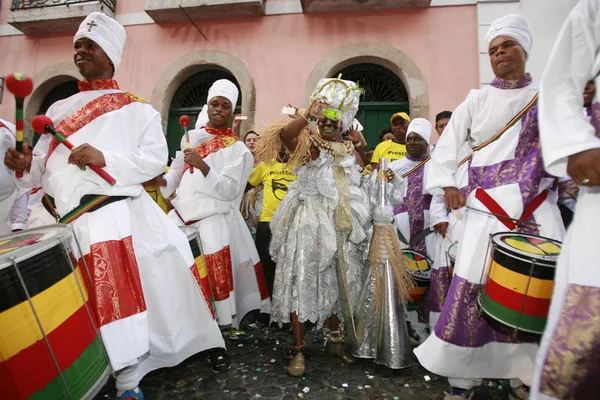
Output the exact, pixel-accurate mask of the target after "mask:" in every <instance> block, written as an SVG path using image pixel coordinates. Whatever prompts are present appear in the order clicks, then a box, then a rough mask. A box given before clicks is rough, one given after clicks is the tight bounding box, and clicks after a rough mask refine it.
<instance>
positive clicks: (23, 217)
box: [10, 189, 31, 231]
mask: <svg viewBox="0 0 600 400" xmlns="http://www.w3.org/2000/svg"><path fill="white" fill-rule="evenodd" d="M30 193H31V190H29V189H20V190H19V192H18V193H17V198H16V199H15V202H14V203H13V205H12V208H11V210H10V223H11V230H13V231H14V230H16V229H25V227H26V226H27V220H28V219H29V212H30V210H29V207H28V204H29V194H30Z"/></svg>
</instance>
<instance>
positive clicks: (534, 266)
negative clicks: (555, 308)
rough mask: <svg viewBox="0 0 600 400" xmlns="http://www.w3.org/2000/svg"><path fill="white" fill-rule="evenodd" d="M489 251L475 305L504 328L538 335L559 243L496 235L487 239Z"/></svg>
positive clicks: (541, 330) (543, 322)
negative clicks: (483, 279) (483, 280)
mask: <svg viewBox="0 0 600 400" xmlns="http://www.w3.org/2000/svg"><path fill="white" fill-rule="evenodd" d="M490 249H491V250H490V253H489V256H488V260H487V261H486V264H487V265H488V268H487V270H488V273H487V279H486V281H485V282H482V283H483V287H482V290H481V292H480V293H479V295H478V300H477V301H478V303H479V306H480V307H481V309H482V310H483V312H485V313H486V314H487V315H488V316H490V317H491V318H493V319H495V320H497V321H499V322H501V323H503V324H504V325H507V326H510V327H512V328H515V329H517V330H521V331H525V332H530V333H536V334H540V335H541V334H542V333H544V328H545V327H546V320H547V318H548V311H549V309H550V299H551V297H552V291H553V289H554V272H555V267H556V261H557V259H558V255H559V253H560V249H561V243H560V242H558V241H556V240H552V239H548V238H544V237H541V236H535V235H528V234H524V233H516V232H515V233H513V232H500V233H496V234H495V235H492V236H491V238H490ZM484 275H485V273H484Z"/></svg>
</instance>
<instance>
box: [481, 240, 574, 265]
mask: <svg viewBox="0 0 600 400" xmlns="http://www.w3.org/2000/svg"><path fill="white" fill-rule="evenodd" d="M508 234H512V236H519V235H520V236H529V237H534V238H540V239H545V240H549V241H551V242H553V243H554V244H559V245H560V246H559V247H560V248H561V250H562V242H560V241H558V240H556V239H551V238H549V237H545V236H539V235H531V234H529V233H519V234H515V233H514V232H497V233H494V234H493V235H492V237H491V242H492V247H493V248H494V251H496V250H499V251H502V252H503V253H504V254H506V255H508V256H511V257H514V258H516V259H519V260H521V261H526V262H531V261H535V264H536V265H539V266H543V267H551V268H556V263H557V262H558V257H559V255H560V253H558V254H556V255H555V256H554V255H553V256H540V255H539V254H533V253H527V252H524V251H521V250H518V249H515V248H513V247H508V245H506V244H505V243H503V242H501V241H500V237H501V236H505V235H508ZM521 257H531V258H528V259H525V260H523V259H522V258H521Z"/></svg>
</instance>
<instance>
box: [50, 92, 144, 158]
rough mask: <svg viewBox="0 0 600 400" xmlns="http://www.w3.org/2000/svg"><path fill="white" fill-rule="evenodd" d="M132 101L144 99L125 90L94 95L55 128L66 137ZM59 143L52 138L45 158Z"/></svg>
mask: <svg viewBox="0 0 600 400" xmlns="http://www.w3.org/2000/svg"><path fill="white" fill-rule="evenodd" d="M134 102H144V101H143V100H142V99H140V98H138V97H136V96H134V95H133V94H131V93H127V92H119V93H109V94H105V95H102V96H99V97H96V98H95V99H94V100H92V101H90V102H89V103H87V104H86V105H84V106H83V107H81V108H80V109H79V110H77V111H75V112H74V113H73V114H71V115H69V116H68V117H66V118H65V119H63V120H62V121H61V122H60V123H59V124H58V126H57V127H56V130H57V131H58V132H59V133H61V134H62V135H63V136H64V137H65V138H68V137H69V136H71V135H72V134H74V133H75V132H77V131H78V130H80V129H81V128H83V127H84V126H86V125H87V124H89V123H90V122H92V121H93V120H95V119H96V118H98V117H100V116H102V115H104V114H106V113H109V112H111V111H117V110H120V109H121V108H123V107H125V106H126V105H128V104H131V103H134ZM59 144H60V142H59V141H58V140H56V139H54V138H52V141H51V142H50V147H49V149H48V155H47V156H46V160H48V159H49V158H50V156H51V155H52V153H53V152H54V150H56V148H57V147H58V145H59Z"/></svg>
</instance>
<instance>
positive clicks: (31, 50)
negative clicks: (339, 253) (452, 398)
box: [0, 0, 576, 152]
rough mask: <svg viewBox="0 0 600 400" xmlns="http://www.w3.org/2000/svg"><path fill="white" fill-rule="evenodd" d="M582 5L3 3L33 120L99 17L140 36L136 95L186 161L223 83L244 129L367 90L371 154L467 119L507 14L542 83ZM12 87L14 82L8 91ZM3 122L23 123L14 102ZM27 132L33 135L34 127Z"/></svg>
mask: <svg viewBox="0 0 600 400" xmlns="http://www.w3.org/2000/svg"><path fill="white" fill-rule="evenodd" d="M575 3H576V1H575V0H520V1H501V0H496V1H487V0H479V1H477V0H335V1H334V0H203V1H199V0H0V54H1V55H2V56H1V57H0V76H4V75H6V74H8V73H11V72H23V73H26V74H28V75H30V76H32V77H33V80H34V85H35V89H34V92H33V93H32V95H31V96H30V97H28V98H27V99H26V102H25V107H26V111H25V114H26V115H25V117H26V120H28V121H30V120H31V118H32V117H33V116H34V115H36V114H38V113H41V112H45V110H47V108H48V107H49V106H50V105H51V104H52V102H54V101H56V100H58V99H61V98H64V97H66V96H68V95H70V94H72V93H74V92H75V91H76V90H77V87H76V84H75V83H74V82H75V80H76V79H78V78H79V75H78V73H77V70H76V68H75V66H74V64H73V50H72V36H73V34H74V32H75V30H76V28H77V26H78V24H79V23H80V22H81V21H82V19H83V18H84V17H85V15H87V14H88V13H90V12H92V11H103V12H105V13H107V14H109V15H111V16H114V17H115V18H116V19H117V20H118V21H119V22H121V23H122V24H123V25H124V26H125V27H126V30H127V34H128V40H127V45H126V48H125V53H124V57H123V63H122V65H121V67H120V69H119V70H118V71H117V73H116V76H115V78H116V79H117V81H118V82H119V84H120V86H121V88H122V89H124V90H127V91H130V92H132V93H134V94H136V95H138V96H139V97H142V98H144V99H146V100H147V101H148V102H150V103H151V104H152V105H153V106H154V107H155V108H156V109H157V110H158V111H159V112H160V113H161V116H162V120H163V126H164V129H165V132H166V134H167V136H168V141H169V145H170V149H171V151H172V152H173V151H174V150H175V148H176V146H177V145H178V143H179V138H180V137H181V135H182V131H181V128H180V127H179V126H178V123H177V121H178V118H179V116H180V115H182V114H188V115H190V117H192V119H194V118H195V116H196V115H197V114H198V112H199V111H200V108H201V107H202V105H203V104H204V103H205V97H206V93H207V91H208V87H209V86H210V84H211V83H212V81H214V80H215V79H219V78H223V77H227V78H229V79H232V80H234V81H235V82H236V83H237V85H238V86H239V88H240V91H241V96H240V98H241V104H239V110H238V111H239V112H240V113H241V114H242V115H245V116H247V117H248V119H247V120H246V121H245V123H244V126H243V129H244V130H246V129H250V128H251V127H255V128H260V127H261V126H264V124H265V123H268V122H270V121H273V120H275V119H278V118H286V117H284V116H282V115H281V114H280V112H281V109H282V107H284V106H287V105H288V104H292V105H295V106H304V105H306V103H307V98H308V96H309V94H310V93H311V91H312V90H313V88H314V87H315V86H316V83H317V81H318V80H319V79H320V78H323V77H336V76H339V74H341V75H342V77H343V78H347V79H352V80H357V81H358V82H359V84H360V85H361V86H362V87H363V88H364V89H365V94H364V95H363V96H362V98H361V109H360V112H359V115H358V119H359V120H360V121H361V123H362V124H363V125H364V127H365V133H366V137H367V140H368V142H369V146H370V147H372V146H374V145H376V144H377V142H378V136H379V133H380V131H381V130H382V129H385V128H386V127H388V126H389V116H390V115H391V114H393V113H394V112H397V111H407V112H409V113H410V115H411V117H425V118H429V119H432V118H434V116H435V114H436V113H437V112H439V111H442V110H446V109H448V110H452V109H454V108H455V107H456V106H457V105H458V104H459V103H460V102H461V101H462V100H463V99H464V98H465V96H466V94H467V93H468V91H469V90H470V89H473V88H477V87H480V86H482V85H485V84H487V83H488V82H489V81H490V80H491V79H492V78H493V76H492V74H491V68H490V66H489V61H488V59H487V48H486V45H485V42H484V36H485V31H486V29H487V27H488V26H489V24H490V23H491V22H492V21H493V20H494V19H495V18H497V17H499V16H502V15H505V14H508V13H512V12H521V13H523V14H524V15H525V17H526V18H528V19H529V20H530V22H531V24H532V28H533V31H534V45H533V49H534V50H533V51H532V54H531V55H530V59H529V64H528V67H529V71H530V72H531V73H532V75H533V76H534V79H536V80H537V79H539V77H540V75H541V73H542V71H543V67H544V64H545V62H546V60H547V58H548V56H549V52H550V50H551V48H552V44H553V42H554V39H555V38H556V36H557V34H558V30H559V28H560V25H561V24H562V22H563V20H564V19H565V18H566V16H567V15H568V12H569V10H570V9H571V8H572V6H573V5H574V4H575ZM1 88H3V85H2V82H1V81H0V90H2V89H1ZM0 117H2V118H4V119H8V120H12V119H14V100H13V98H12V95H11V94H9V93H7V92H4V93H3V95H2V99H1V103H0ZM27 125H28V123H27V122H26V136H27V137H28V138H29V139H30V140H31V139H32V138H33V132H32V131H31V129H30V128H29V127H28V126H27Z"/></svg>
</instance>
